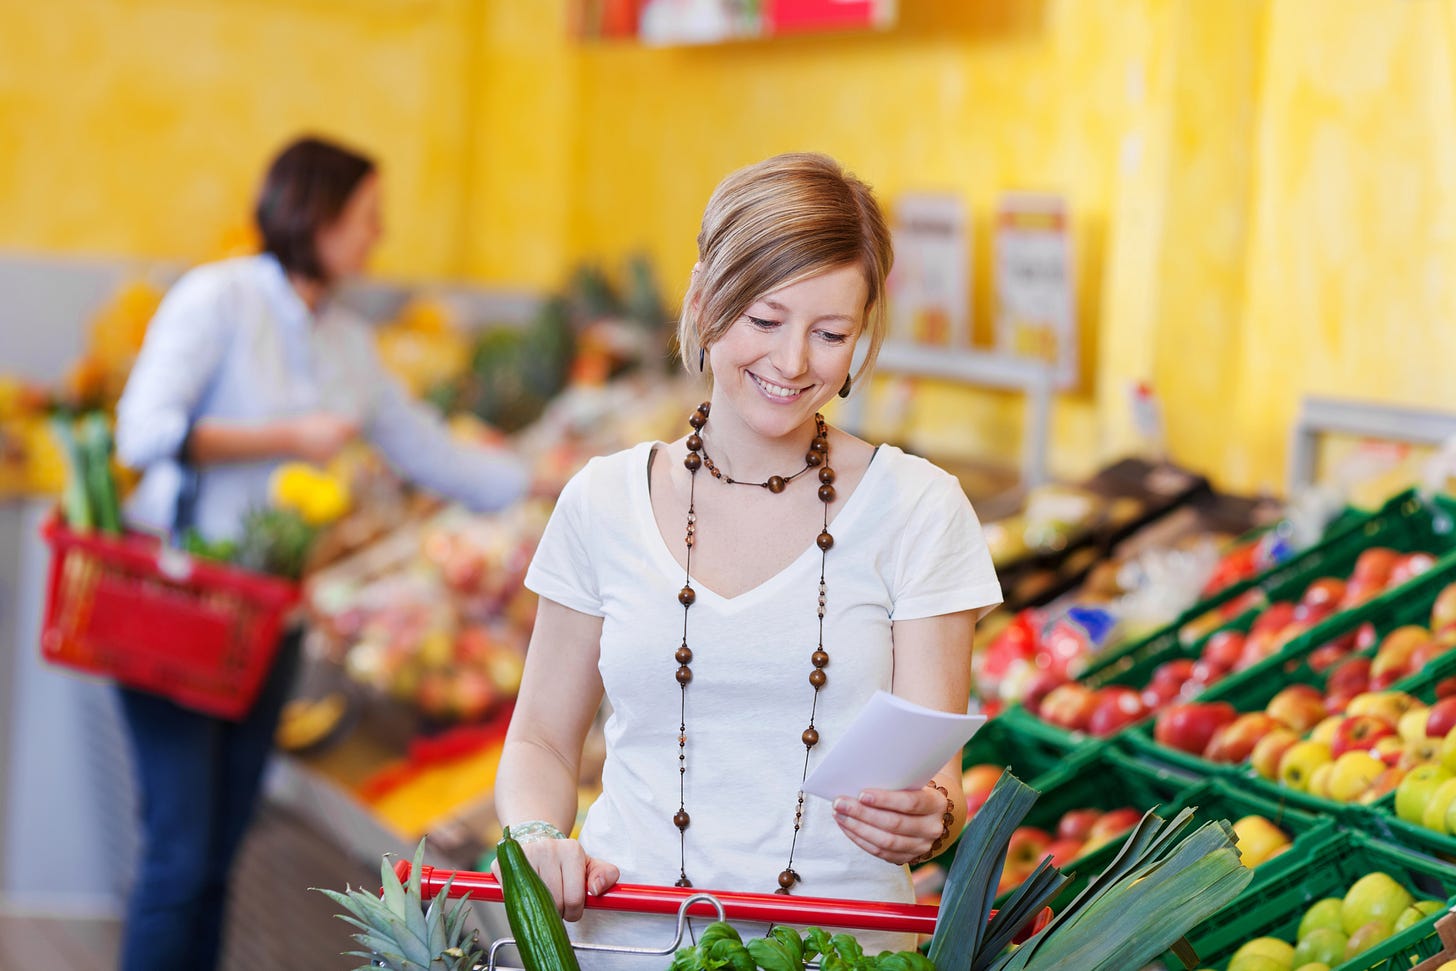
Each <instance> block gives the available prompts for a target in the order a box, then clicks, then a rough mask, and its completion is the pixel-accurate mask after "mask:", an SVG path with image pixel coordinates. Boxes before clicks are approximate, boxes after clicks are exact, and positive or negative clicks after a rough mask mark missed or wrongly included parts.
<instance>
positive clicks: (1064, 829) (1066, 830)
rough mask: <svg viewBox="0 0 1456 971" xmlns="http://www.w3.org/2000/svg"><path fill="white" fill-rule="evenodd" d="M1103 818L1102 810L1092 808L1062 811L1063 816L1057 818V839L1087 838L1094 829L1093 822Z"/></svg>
mask: <svg viewBox="0 0 1456 971" xmlns="http://www.w3.org/2000/svg"><path fill="white" fill-rule="evenodd" d="M1101 818H1102V810H1100V809H1092V808H1090V807H1088V808H1085V809H1069V810H1067V811H1066V812H1064V813H1062V818H1061V819H1059V820H1057V832H1056V836H1057V839H1062V840H1085V839H1086V838H1087V834H1088V833H1090V832H1091V831H1092V824H1093V823H1095V822H1097V820H1099V819H1101Z"/></svg>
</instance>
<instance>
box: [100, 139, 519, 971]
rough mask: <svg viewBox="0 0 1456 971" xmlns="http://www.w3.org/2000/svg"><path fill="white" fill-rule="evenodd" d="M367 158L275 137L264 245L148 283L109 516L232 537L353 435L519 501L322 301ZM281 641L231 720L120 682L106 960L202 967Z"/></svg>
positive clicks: (352, 236)
mask: <svg viewBox="0 0 1456 971" xmlns="http://www.w3.org/2000/svg"><path fill="white" fill-rule="evenodd" d="M379 193H380V187H379V175H378V172H377V171H376V168H375V165H374V163H373V162H372V161H370V160H369V159H368V158H365V157H364V156H361V155H359V154H356V153H355V152H352V151H350V150H348V149H346V148H342V147H340V146H338V145H334V144H331V143H329V142H326V141H322V140H320V139H314V138H305V139H300V140H298V141H296V142H294V143H293V144H291V145H289V146H288V147H287V148H286V149H284V151H283V152H282V153H281V154H280V155H278V157H277V158H276V159H275V160H274V162H273V163H272V165H271V166H270V168H269V170H268V173H267V175H266V177H265V178H264V180H263V186H262V189H261V191H260V193H259V196H258V205H257V212H256V217H257V223H258V228H259V230H260V232H261V235H262V239H263V246H264V252H263V253H261V254H259V255H257V256H252V257H244V258H239V259H231V260H225V261H222V262H218V263H213V264H209V265H206V266H201V267H198V268H196V269H194V270H192V271H191V272H189V273H188V274H187V275H185V276H184V277H183V278H182V279H181V280H179V281H178V282H177V284H176V286H174V287H173V288H172V290H171V291H170V292H169V293H168V294H167V297H166V299H165V300H164V301H163V302H162V306H161V307H160V308H159V309H158V311H157V315H156V317H155V318H154V319H153V320H152V322H151V325H150V326H149V327H148V329H147V336H146V341H145V343H144V344H143V346H142V350H141V354H140V356H139V357H138V359H137V362H136V366H135V368H134V369H133V371H132V373H131V377H130V379H129V380H128V382H127V386H126V391H125V393H124V394H123V395H122V399H121V402H120V404H119V405H118V407H117V426H116V441H117V451H118V454H119V456H120V458H121V460H122V461H123V462H124V463H126V464H127V465H129V466H131V467H133V468H138V469H142V470H144V474H143V476H142V479H141V481H140V483H139V484H138V486H137V490H136V492H135V493H134V495H133V497H132V499H131V501H130V502H129V503H128V507H127V513H128V519H129V520H130V521H131V522H132V523H133V524H135V525H139V526H142V527H147V528H153V529H172V528H175V527H176V526H178V525H179V524H180V523H181V521H180V520H179V513H180V514H182V515H183V516H184V517H185V523H186V524H187V525H191V526H194V527H195V528H196V529H198V530H199V531H200V532H201V533H202V534H203V535H204V536H205V537H206V538H208V539H210V540H218V539H225V538H234V537H236V536H237V535H238V534H239V533H240V532H241V530H242V522H243V516H244V514H245V513H246V512H247V510H248V509H250V508H252V507H255V506H260V505H263V504H265V503H266V502H267V488H268V479H269V476H270V475H271V473H272V471H273V469H274V468H275V467H276V466H277V465H278V464H279V463H281V462H285V461H289V460H303V461H309V462H315V463H324V462H327V461H328V460H329V459H331V458H332V457H333V456H334V455H335V454H337V453H338V451H339V450H340V449H341V448H343V447H344V446H345V445H346V444H348V443H349V442H351V441H353V440H355V439H356V438H359V437H363V438H365V439H367V440H369V441H370V442H372V443H373V444H374V445H376V446H377V447H378V448H379V449H380V450H381V451H382V452H383V454H384V456H385V457H386V458H387V459H388V460H389V461H390V462H391V463H392V464H393V465H394V466H395V467H396V468H397V469H398V470H399V471H400V472H401V473H402V474H404V475H405V476H407V477H409V478H411V479H413V480H415V481H417V482H418V483H420V484H421V485H423V486H425V487H427V488H430V489H433V490H435V491H437V492H440V493H442V494H445V495H448V496H450V497H452V498H455V499H458V500H460V501H462V502H465V503H467V504H469V505H470V506H472V507H473V508H476V509H480V510H489V509H495V508H499V507H501V506H504V505H506V504H508V503H510V502H512V501H514V500H515V499H517V498H518V497H520V496H521V495H522V494H523V493H524V491H525V489H526V486H527V474H526V471H525V470H524V469H523V468H522V467H521V465H520V464H519V463H518V462H517V461H516V460H515V459H514V458H513V457H511V456H509V455H507V454H502V453H495V452H489V451H485V450H482V449H476V448H470V447H467V446H463V445H461V444H460V443H459V442H457V441H456V440H454V439H453V438H452V437H451V436H450V434H449V432H448V430H447V429H446V428H445V427H444V426H443V424H442V423H441V422H440V420H439V418H438V416H437V415H435V414H434V413H432V412H431V411H429V410H428V409H427V408H425V407H424V406H422V405H420V404H419V403H417V402H415V401H413V400H411V399H410V398H409V396H408V395H407V394H406V393H405V392H404V390H403V389H402V388H401V387H400V386H399V385H398V384H397V383H396V382H395V381H394V380H392V379H391V378H390V377H389V376H388V374H387V373H386V372H385V371H384V370H383V368H382V367H381V365H380V363H379V360H378V358H377V357H376V354H375V351H374V346H373V343H372V339H371V337H370V334H369V331H368V329H367V327H366V325H365V324H364V323H363V322H362V321H360V320H358V319H357V318H356V317H354V316H353V315H351V314H350V313H349V312H348V311H346V310H345V309H344V308H343V307H341V306H339V305H338V304H337V303H335V302H333V301H332V300H331V299H330V297H331V295H332V294H333V292H334V289H335V287H336V286H337V285H338V284H339V283H340V282H341V281H343V280H344V279H346V278H347V277H349V276H351V275H354V274H356V273H358V272H360V271H361V270H363V269H364V267H365V264H366V263H367V261H368V257H369V254H370V252H371V250H372V249H373V248H374V245H375V243H376V242H377V241H378V239H379V235H380V218H379V209H380V201H379ZM298 640H299V635H298V631H297V630H294V631H291V632H290V633H289V634H288V635H286V636H285V638H284V643H283V644H282V645H281V647H280V649H279V651H278V655H277V660H276V661H275V664H274V667H273V669H272V671H271V672H270V675H269V679H268V682H267V683H266V685H265V686H264V688H263V691H262V692H261V695H260V697H259V699H258V701H257V702H256V704H255V705H254V707H253V708H252V710H251V711H250V712H249V713H248V714H247V715H246V716H245V717H244V718H243V719H242V720H240V721H237V722H230V721H223V720H219V719H216V718H212V717H209V716H206V715H202V714H198V713H196V712H194V711H190V710H188V709H185V708H182V707H179V706H177V705H175V704H173V703H172V702H170V701H167V700H165V699H163V698H159V697H157V696H154V695H149V694H145V693H142V692H138V691H131V690H122V691H121V699H122V711H123V714H124V718H125V721H126V726H127V729H128V732H129V735H130V738H131V745H132V754H133V756H134V760H135V764H136V770H137V778H138V781H139V791H140V803H141V806H140V812H141V829H142V859H141V864H140V866H139V868H138V875H137V880H136V883H135V886H134V887H133V889H132V891H131V897H130V901H129V904H128V907H127V914H126V926H125V932H124V941H123V945H122V961H121V966H122V968H123V969H124V971H142V969H146V971H166V969H173V968H176V969H186V971H207V969H209V968H212V967H214V966H215V965H216V962H217V956H218V952H219V944H220V940H221V929H222V928H221V925H222V917H223V905H224V895H225V891H226V886H227V876H228V871H229V869H230V868H231V864H232V861H233V857H234V856H235V854H236V851H237V848H238V845H239V843H240V842H241V840H242V837H243V834H244V832H245V830H246V829H247V825H248V822H249V819H250V818H251V816H252V812H253V808H254V805H255V803H256V801H257V796H258V791H259V787H260V783H261V779H262V773H263V768H264V765H265V763H266V760H267V756H268V753H269V751H270V749H271V745H272V738H273V731H274V728H275V726H276V724H277V721H278V716H279V712H280V710H281V707H282V703H283V701H284V700H285V697H286V694H287V691H288V687H289V681H290V678H291V675H292V672H293V669H294V667H295V664H296V660H297V649H298Z"/></svg>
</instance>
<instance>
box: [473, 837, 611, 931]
mask: <svg viewBox="0 0 1456 971" xmlns="http://www.w3.org/2000/svg"><path fill="white" fill-rule="evenodd" d="M521 850H522V851H523V852H524V853H525V854H526V859H527V860H529V861H530V863H531V866H532V868H533V869H535V871H536V872H537V873H538V874H540V875H541V881H542V882H543V883H545V884H546V889H547V890H550V891H551V899H552V900H554V901H556V909H557V910H558V911H560V913H561V916H562V917H563V918H565V919H566V920H573V921H574V920H580V919H581V914H582V911H583V910H584V909H585V908H586V895H587V894H591V895H592V896H593V897H595V896H597V895H599V894H602V893H605V892H606V891H607V890H609V889H610V888H611V887H613V886H615V885H616V883H617V880H618V878H620V877H621V871H619V870H618V869H617V866H616V864H613V863H608V862H607V861H606V860H598V859H596V858H595V857H590V856H587V855H586V851H585V850H583V849H582V848H581V844H580V843H578V842H577V841H576V840H574V839H562V840H557V839H538V840H531V841H530V842H528V843H522V844H521ZM490 869H491V872H492V873H493V874H495V877H496V879H500V866H499V865H498V864H496V863H492V864H491V865H490Z"/></svg>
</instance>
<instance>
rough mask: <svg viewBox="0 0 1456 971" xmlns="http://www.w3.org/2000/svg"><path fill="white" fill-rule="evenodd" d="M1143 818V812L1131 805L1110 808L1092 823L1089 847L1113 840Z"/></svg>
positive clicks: (1088, 838) (1088, 834) (1088, 835)
mask: <svg viewBox="0 0 1456 971" xmlns="http://www.w3.org/2000/svg"><path fill="white" fill-rule="evenodd" d="M1142 818H1143V814H1142V813H1140V812H1138V811H1137V810H1136V809H1132V808H1129V807H1124V808H1121V809H1109V810H1108V811H1107V812H1105V813H1103V814H1102V816H1101V818H1099V819H1098V820H1097V821H1096V822H1095V823H1093V824H1092V829H1091V830H1090V831H1089V832H1088V833H1087V847H1088V849H1089V850H1091V849H1092V848H1094V847H1097V846H1102V845H1103V844H1105V843H1110V842H1112V841H1113V840H1115V839H1117V838H1118V837H1119V836H1121V835H1122V834H1123V833H1126V832H1127V831H1128V830H1130V829H1132V828H1133V827H1134V826H1136V825H1137V824H1138V822H1139V820H1141V819H1142Z"/></svg>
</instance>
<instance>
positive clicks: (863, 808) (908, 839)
mask: <svg viewBox="0 0 1456 971" xmlns="http://www.w3.org/2000/svg"><path fill="white" fill-rule="evenodd" d="M944 813H945V796H943V795H941V794H940V793H939V792H937V791H936V790H934V789H931V788H929V787H928V786H927V787H926V788H924V789H866V790H865V791H864V792H862V793H860V794H859V797H858V798H855V797H854V796H840V797H839V798H837V799H835V800H834V820H835V822H837V823H838V824H839V828H840V829H841V830H843V831H844V835H846V836H848V837H849V838H850V841H851V842H853V843H854V844H855V845H856V846H858V847H859V848H860V849H862V850H864V851H865V852H866V853H868V854H870V855H871V856H877V857H879V858H880V859H882V860H886V861H888V862H890V863H896V864H900V863H909V862H910V861H912V860H914V859H916V858H918V857H921V856H924V855H925V854H926V853H929V852H930V849H931V847H932V846H933V845H934V843H935V841H936V840H937V839H939V838H940V837H941V836H942V835H944V833H945V820H944V818H943V816H944Z"/></svg>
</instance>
